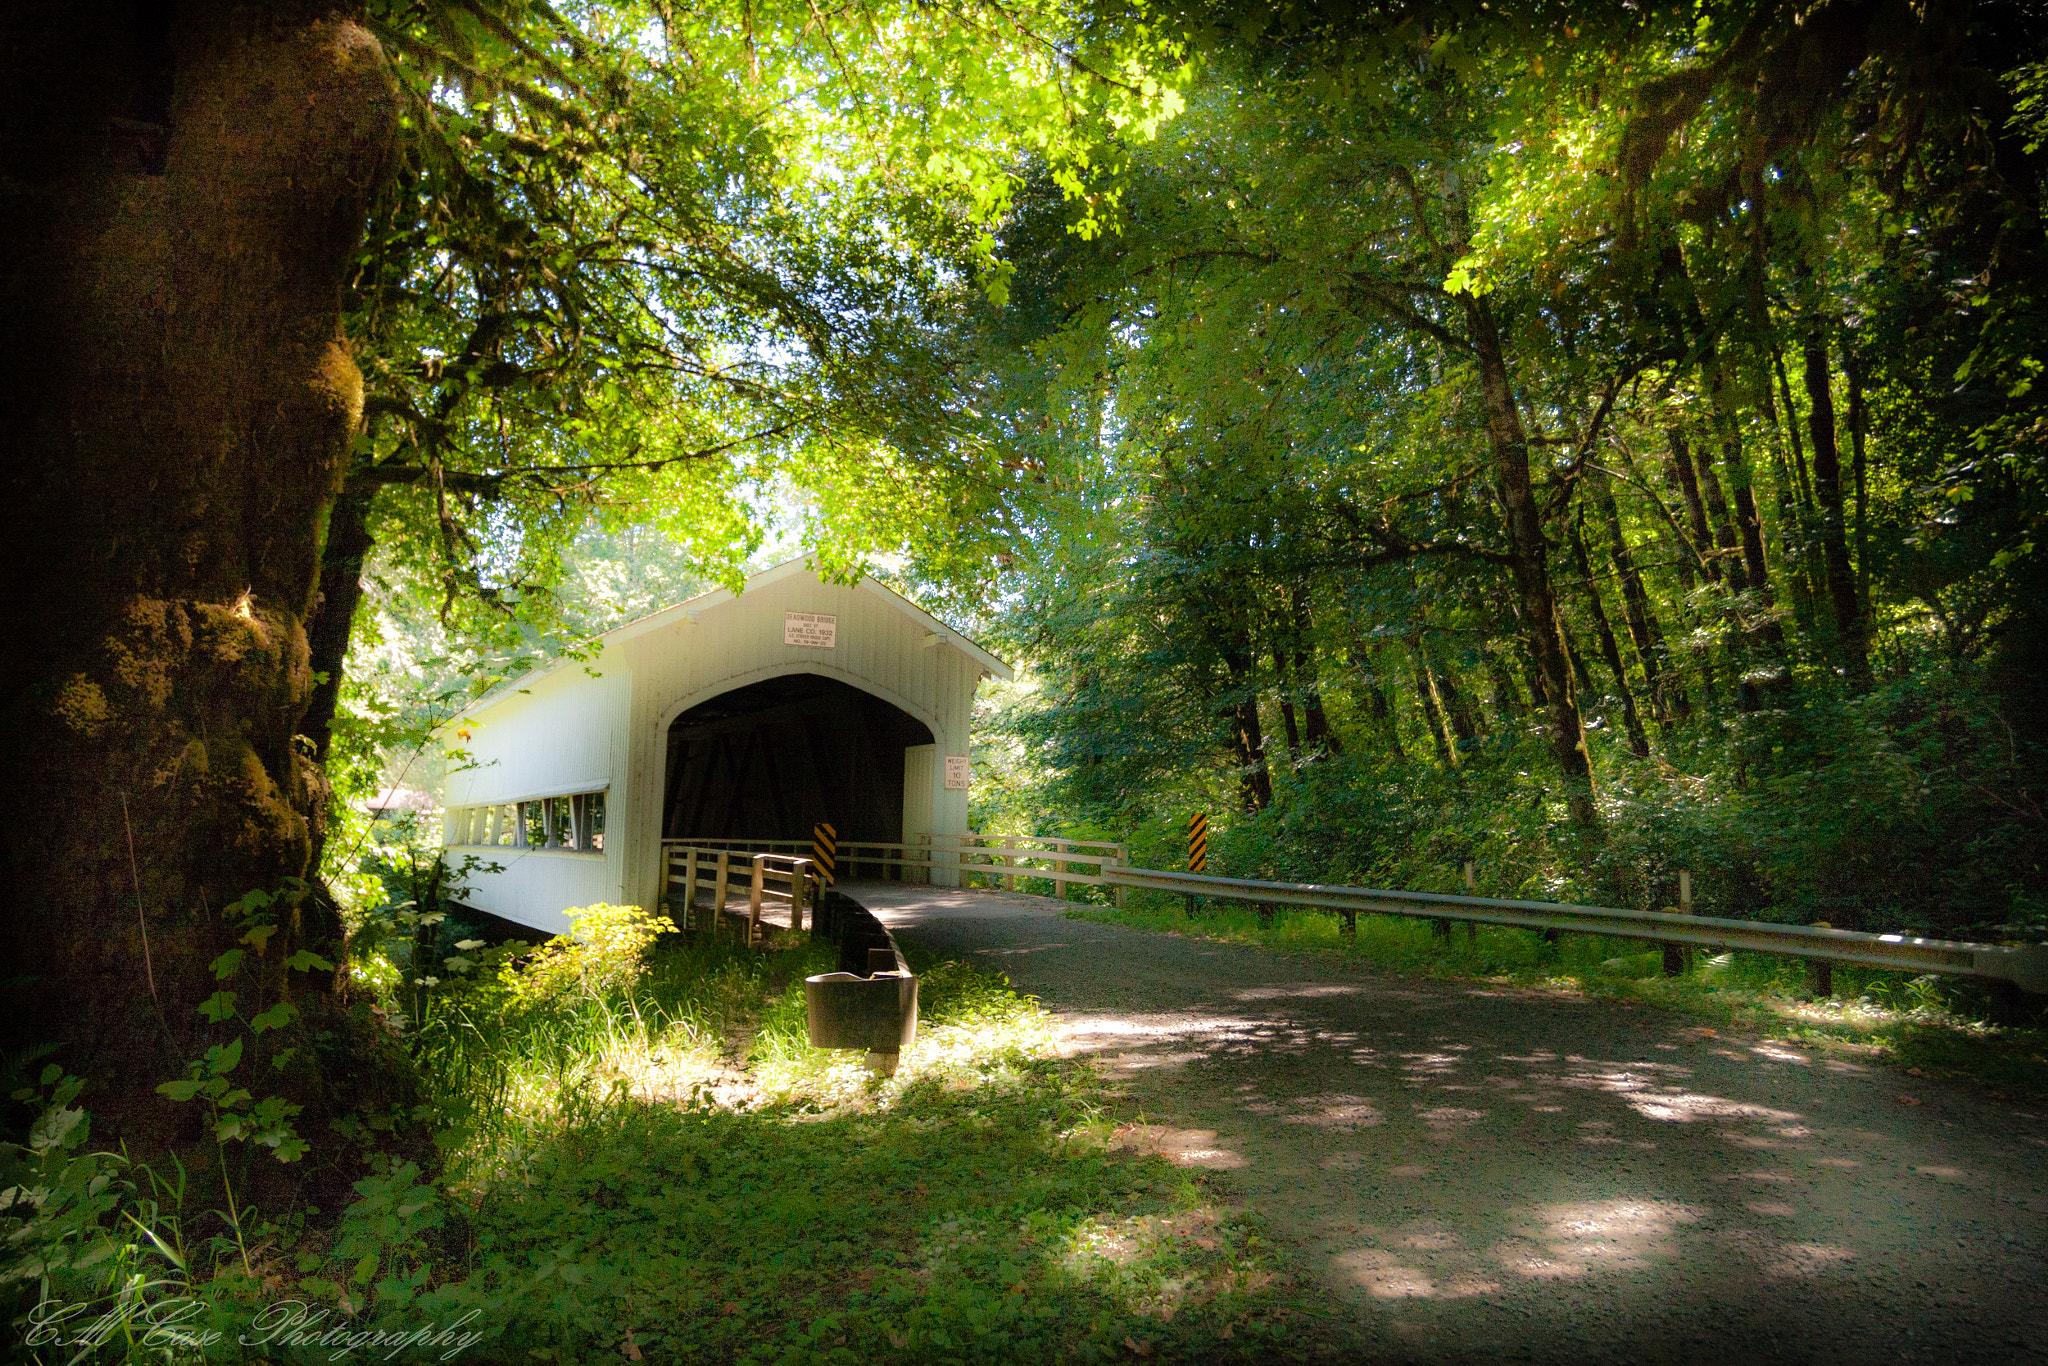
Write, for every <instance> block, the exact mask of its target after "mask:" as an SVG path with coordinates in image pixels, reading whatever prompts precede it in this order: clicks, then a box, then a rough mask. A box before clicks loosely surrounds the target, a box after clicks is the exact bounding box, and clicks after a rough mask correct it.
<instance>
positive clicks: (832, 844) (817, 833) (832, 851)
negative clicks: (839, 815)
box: [811, 821, 839, 887]
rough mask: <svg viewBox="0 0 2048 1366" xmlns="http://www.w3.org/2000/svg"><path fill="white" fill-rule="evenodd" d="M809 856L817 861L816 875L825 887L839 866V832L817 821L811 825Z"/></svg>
mask: <svg viewBox="0 0 2048 1366" xmlns="http://www.w3.org/2000/svg"><path fill="white" fill-rule="evenodd" d="M811 857H812V858H814V859H816V860H817V861H818V877H819V879H820V880H821V881H822V882H824V884H825V885H826V886H827V887H830V886H831V885H832V883H833V882H834V881H835V878H834V876H833V875H834V874H835V873H836V872H837V871H838V868H839V832H838V831H837V830H834V829H833V828H832V827H831V826H829V825H827V824H825V822H823V821H819V822H818V823H817V824H816V825H814V826H812V827H811Z"/></svg>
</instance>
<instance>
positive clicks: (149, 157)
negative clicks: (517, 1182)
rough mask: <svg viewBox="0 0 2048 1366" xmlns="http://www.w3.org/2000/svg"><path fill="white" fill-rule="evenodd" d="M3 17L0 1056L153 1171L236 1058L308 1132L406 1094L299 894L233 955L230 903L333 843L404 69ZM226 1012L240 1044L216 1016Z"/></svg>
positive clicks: (295, 48) (223, 30) (80, 10)
mask: <svg viewBox="0 0 2048 1366" xmlns="http://www.w3.org/2000/svg"><path fill="white" fill-rule="evenodd" d="M0 10H4V11H5V13H4V15H0V63H4V70H0V76H4V85H0V197H4V199H0V224H4V227H0V232H4V234H5V243H4V246H5V253H4V263H0V270H4V283H0V320H4V321H0V410H4V411H5V413H6V415H7V420H6V423H5V424H4V428H0V430H4V432H5V435H4V438H0V440H4V441H5V443H6V458H5V460H4V461H0V479H4V480H5V490H6V492H5V497H4V499H0V519H4V521H0V525H4V528H5V534H4V536H0V545H4V550H0V554H4V591H0V621H4V623H5V626H4V631H5V635H4V643H5V648H4V649H0V735H4V739H0V747H4V748H0V792H4V796H5V801H6V806H7V810H8V812H9V815H10V818H9V819H8V820H6V821H5V822H0V830H4V834H0V852H4V858H5V861H6V876H7V881H8V887H7V895H6V899H5V903H4V906H0V957H4V961H5V962H6V963H7V971H8V972H9V973H11V974H14V977H13V983H12V985H13V988H14V990H13V995H14V997H15V1000H14V1002H13V1004H12V1008H11V1009H10V1010H9V1012H8V1015H7V1020H6V1025H5V1030H6V1032H7V1034H8V1036H9V1037H8V1042H9V1043H10V1044H12V1045H14V1046H17V1047H18V1046H21V1045H24V1044H34V1043H41V1042H51V1043H55V1044H57V1045H59V1051H58V1053H57V1054H56V1060H57V1061H59V1062H61V1063H62V1064H63V1065H64V1066H66V1067H67V1068H69V1069H70V1070H71V1071H73V1072H75V1073H77V1074H79V1075H81V1076H83V1077H85V1078H87V1079H88V1082H89V1083H90V1089H89V1090H88V1091H87V1092H86V1095H85V1097H84V1098H83V1100H82V1102H81V1103H84V1104H86V1105H87V1106H88V1108H89V1109H90V1110H91V1111H92V1112H93V1114H94V1117H95V1126H96V1132H95V1139H96V1140H99V1141H106V1140H108V1139H111V1138H113V1137H117V1136H118V1137H121V1138H124V1139H126V1140H127V1141H128V1142H129V1143H130V1145H131V1148H139V1149H144V1150H156V1149H160V1148H162V1147H163V1146H165V1145H166V1144H180V1143H185V1142H192V1141H202V1142H210V1140H208V1139H207V1138H206V1134H205V1129H204V1127H203V1124H202V1121H203V1119H204V1117H205V1111H204V1110H203V1108H202V1107H201V1106H200V1105H197V1104H194V1103H189V1102H188V1103H186V1104H183V1105H180V1104H178V1103H176V1102H174V1101H172V1100H169V1099H166V1098H165V1097H163V1096H160V1095H159V1094H158V1093H157V1089H156V1088H157V1086H158V1084H159V1083H160V1082H163V1081H167V1080H172V1079H175V1078H178V1077H181V1076H183V1075H184V1065H185V1063H186V1061H187V1060H188V1059H191V1058H193V1057H196V1056H199V1055H200V1054H202V1053H203V1052H204V1051H205V1049H206V1048H207V1047H208V1046H209V1045H211V1044H222V1043H225V1042H228V1041H230V1040H232V1039H235V1038H242V1039H244V1040H245V1041H246V1042H248V1044H249V1047H248V1051H247V1053H246V1054H245V1056H244V1059H243V1061H242V1063H241V1064H240V1069H241V1070H239V1071H237V1072H236V1073H235V1074H234V1075H235V1079H236V1082H237V1084H238V1085H241V1086H244V1087H247V1088H249V1089H251V1090H253V1091H255V1092H256V1094H257V1095H258V1096H263V1095H268V1094H278V1095H281V1096H284V1097H286V1098H288V1099H290V1100H291V1101H292V1102H294V1103H296V1104H300V1105H303V1106H305V1107H306V1112H305V1113H304V1114H303V1115H302V1116H301V1117H300V1121H299V1124H300V1128H301V1130H302V1132H304V1133H306V1134H307V1135H308V1136H309V1137H312V1138H315V1139H319V1138H323V1137H325V1136H326V1129H327V1124H326V1121H327V1119H328V1118H330V1117H331V1116H332V1115H333V1114H334V1113H336V1112H337V1111H339V1110H342V1109H354V1108H357V1107H358V1106H359V1105H367V1104H371V1103H379V1104H381V1103H386V1102H388V1101H389V1100H390V1099H391V1098H392V1096H393V1095H394V1094H396V1093H395V1092H392V1091H389V1090H387V1089H386V1087H387V1084H388V1083H390V1082H391V1079H392V1076H393V1074H392V1072H391V1071H390V1059H389V1057H388V1056H380V1055H379V1054H378V1053H377V1052H376V1050H375V1049H374V1048H372V1047H368V1046H367V1044H368V1041H369V1040H371V1039H373V1038H375V1037H379V1036H378V1032H377V1031H374V1030H369V1029H366V1028H365V1027H364V1026H363V1025H362V1023H361V1021H360V1019H353V1020H352V1018H351V1016H350V1015H349V1014H348V1012H347V1011H345V1010H344V1009H342V1008H341V1003H340V1001H339V996H338V986H337V983H336V981H335V975H334V973H332V972H329V971H324V970H321V969H319V968H318V967H312V968H310V969H308V968H303V967H302V968H299V969H287V968H286V967H284V966H283V964H284V960H285V959H286V958H287V957H289V956H291V955H292V954H294V953H295V952H297V951H299V950H301V949H306V950H311V951H312V952H313V953H315V954H318V955H321V956H323V957H325V958H326V959H327V960H329V961H338V960H337V959H336V955H337V953H338V951H339V944H338V938H339V931H340V925H339V922H338V919H337V917H336V915H335V913H334V912H333V910H332V908H331V907H330V906H328V905H327V904H325V903H324V902H323V901H322V900H321V899H319V898H318V897H317V896H314V895H306V894H296V895H287V896H286V897H285V898H284V899H283V900H282V901H280V902H278V903H277V904H276V905H275V906H273V907H272V908H271V910H270V912H269V913H268V916H267V918H268V919H269V920H271V921H272V922H274V923H275V924H276V927H277V928H276V930H275V932H274V933H273V934H272V935H270V936H269V937H268V938H265V937H264V936H263V935H262V934H261V933H260V932H259V933H258V934H256V935H255V936H253V937H248V938H245V935H246V931H247V929H248V928H249V926H248V924H246V923H238V922H239V921H244V920H246V919H247V917H237V916H232V915H229V914H227V913H226V911H225V908H227V907H228V906H229V905H230V904H232V903H235V902H236V901H237V899H238V898H241V897H243V896H244V894H245V893H249V892H252V891H261V892H266V893H275V892H278V891H280V890H282V889H289V888H290V887H291V886H292V885H293V880H294V879H301V878H305V877H308V876H309V874H310V872H311V869H309V867H308V857H309V851H310V850H311V848H312V847H313V844H314V842H315V839H316V837H317V832H318V830H319V827H320V823H321V819H322V800H323V785H322V782H321V778H320V774H319V771H318V769H317V767H316V766H315V764H314V762H313V761H312V758H311V755H310V753H309V746H307V745H306V744H305V743H304V742H303V741H302V740H300V739H299V738H298V733H299V723H300V720H301V717H302V715H303V714H304V712H305V710H306V706H307V701H308V698H309V696H310V694H311V691H312V687H313V680H312V676H311V672H310V670H309V668H308V662H307V661H308V647H307V636H306V621H307V617H308V615H309V613H310V611H311V610H312V606H313V596H314V591H315V582H316V578H317V574H318V568H319V561H320V544H321V535H322V530H323V527H324V524H325V519H326V516H327V512H328V509H329V507H330V506H331V504H332V503H333V501H334V498H335V494H336V490H337V487H338V480H339V478H340V474H341V470H342V464H343V459H344V457H345V455H346V452H347V449H348V443H349V441H350V435H351V432H352V430H353V427H354V424H355V422H356V420H357V418H358V416H359V410H360V405H361V379H360V376H359V375H358V373H357V370H356V367H355V365H354V364H353V363H352V361H351V359H350V356H349V351H348V347H347V345H346V344H345V342H344V340H343V338H342V333H341V327H340V321H341V278H342V270H343V267H344V265H345V264H346V263H347V262H348V260H349V259H350V257H351V255H352V253H353V252H354V251H355V250H356V249H357V247H358V243H359V238H360V233H361V229H362V225H363V221H364V213H365V209H366V205H367V203H368V201H369V197H370V195H371V193H372V191H373V190H374V188H375V186H376V184H377V182H378V181H379V179H380V177H382V176H383V174H384V173H385V170H386V168H387V165H388V161H389V153H390V148H391V142H392V138H393V133H394V120H395V102H394V98H393V94H392V87H391V84H390V80H389V73H388V71H387V69H386V66H385V62H384V56H383V53H382V51H381V50H380V48H379V46H378V44H377V42H376V40H375V39H374V38H373V37H372V36H371V35H370V33H369V32H367V31H366V30H365V29H364V28H363V27H361V26H360V25H359V24H357V23H355V22H352V20H351V17H350V15H349V13H348V12H347V10H346V8H345V7H344V8H337V7H335V6H333V5H331V4H322V3H317V0H316V3H310V4H307V3H290V2H288V0H287V2H279V0H271V2H270V3H263V4H233V3H225V2H224V0H185V2H184V3H179V4H175V5H170V4H166V5H162V6H156V5H145V4H121V3H113V2H111V0H101V2H100V3H86V4H76V5H63V6H52V5H34V4H31V5H21V6H6V7H0ZM236 948H240V949H241V950H242V951H243V955H244V957H245V959H246V965H245V966H244V967H243V968H242V969H241V971H239V972H237V973H233V974H232V975H230V976H229V977H227V978H226V979H224V980H218V981H217V980H216V972H215V971H214V970H211V968H210V965H211V964H214V963H216V962H217V961H219V960H220V958H221V955H222V954H224V953H227V952H228V951H229V950H232V949H236ZM259 950H260V952H259ZM300 961H301V963H305V962H306V961H307V960H305V959H301V960H300ZM221 989H233V990H234V991H235V992H236V996H237V1000H236V1002H235V1010H236V1016H231V1017H229V1018H226V1019H223V1020H221V1021H219V1022H217V1023H209V1022H208V1020H206V1019H205V1018H203V1017H202V1015H201V1013H200V1012H199V1009H198V1007H199V1005H200V1003H201V1002H202V1001H204V1000H206V999H207V998H209V997H211V996H212V995H213V994H214V993H215V992H216V991H217V990H221ZM280 1002H288V1003H290V1004H291V1005H292V1006H293V1007H295V1009H296V1012H297V1014H296V1017H295V1018H294V1017H293V1016H292V1013H291V1012H279V1013H277V1014H274V1015H273V1016H272V1017H271V1018H273V1019H280V1018H282V1019H286V1020H288V1021H289V1023H287V1024H285V1025H283V1026H282V1027H280V1028H275V1029H269V1030H264V1031H258V1030H254V1029H252V1028H251V1027H250V1026H249V1025H248V1023H247V1021H249V1020H251V1019H253V1018H254V1017H256V1016H257V1015H258V1014H259V1013H260V1012H263V1011H266V1010H271V1009H272V1008H273V1007H275V1006H277V1005H278V1004H279V1003H280ZM287 1050H291V1051H287ZM280 1054H282V1055H283V1057H284V1062H283V1064H282V1066H279V1067H273V1066H272V1065H271V1062H272V1060H273V1059H274V1058H275V1057H277V1056H278V1055H280ZM110 1130H111V1131H112V1132H109V1131H110ZM269 1166H270V1167H271V1168H275V1166H276V1164H274V1163H273V1164H269Z"/></svg>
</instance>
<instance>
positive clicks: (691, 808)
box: [661, 674, 935, 844]
mask: <svg viewBox="0 0 2048 1366" xmlns="http://www.w3.org/2000/svg"><path fill="white" fill-rule="evenodd" d="M920 747H923V753H922V755H921V756H915V757H921V758H922V759H923V771H924V772H926V773H929V771H930V769H929V764H930V762H931V758H930V756H931V754H932V753H933V750H934V748H935V742H934V740H933V738H932V733H931V731H930V729H929V728H927V727H926V726H925V724H924V723H923V722H922V721H919V720H918V719H917V718H916V717H914V716H911V715H910V714H909V713H907V712H904V711H902V710H900V709H899V708H897V707H895V706H892V705H891V704H890V703H887V702H884V701H883V700H882V699H881V698H879V697H876V696H874V695H873V694H872V693H867V692H863V691H861V690H860V689H859V688H856V687H853V686H851V685H849V684H846V683H841V682H840V681H839V680H838V679H835V678H826V677H823V676H821V675H818V674H791V675H788V676H786V677H783V678H771V679H768V680H767V681H765V682H761V683H752V684H749V685H747V686H746V687H743V688H735V689H733V690H732V691H731V692H727V693H720V694H719V695H718V696H717V697H714V698H712V699H711V700H709V701H708V702H702V703H699V704H698V705H697V706H694V707H692V708H690V710H688V711H686V712H684V713H683V714H682V715H681V716H678V717H677V718H676V719H675V721H674V722H673V723H672V724H671V725H670V726H669V731H668V768H667V783H666V787H665V789H664V791H665V793H666V797H665V800H664V802H663V810H662V826H661V832H662V837H663V838H664V839H697V840H802V841H806V842H808V841H809V839H810V837H811V827H812V826H814V825H816V824H817V823H818V822H820V821H827V822H830V823H831V824H832V826H833V827H834V828H835V829H837V830H838V832H839V838H840V840H841V841H842V842H845V841H865V842H872V843H884V844H895V843H899V842H901V841H902V840H903V837H904V822H905V815H906V812H905V806H904V796H905V783H904V771H905V768H906V763H907V762H909V761H907V760H906V751H915V750H918V749H919V748H920ZM909 766H911V767H918V766H919V765H917V764H916V763H914V762H911V763H910V764H909ZM911 796H912V798H913V800H917V799H922V801H923V802H924V803H925V804H929V794H928V793H916V792H914V793H912V794H911ZM912 833H913V835H915V834H916V833H919V832H915V831H913V832H912Z"/></svg>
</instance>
